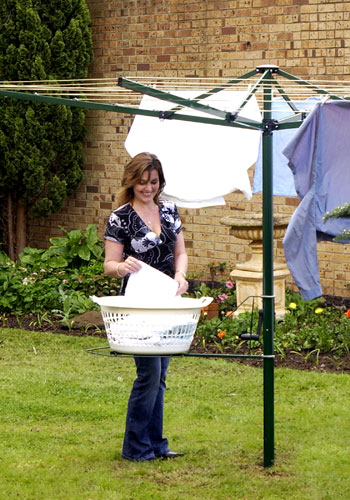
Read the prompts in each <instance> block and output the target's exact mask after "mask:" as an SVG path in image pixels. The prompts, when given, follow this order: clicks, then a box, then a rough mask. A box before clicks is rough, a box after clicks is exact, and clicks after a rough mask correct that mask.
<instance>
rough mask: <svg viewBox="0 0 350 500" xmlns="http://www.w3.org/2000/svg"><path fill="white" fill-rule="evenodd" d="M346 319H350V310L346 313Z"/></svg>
mask: <svg viewBox="0 0 350 500" xmlns="http://www.w3.org/2000/svg"><path fill="white" fill-rule="evenodd" d="M345 315H346V317H347V318H349V319H350V309H348V310H347V311H346V313H345Z"/></svg>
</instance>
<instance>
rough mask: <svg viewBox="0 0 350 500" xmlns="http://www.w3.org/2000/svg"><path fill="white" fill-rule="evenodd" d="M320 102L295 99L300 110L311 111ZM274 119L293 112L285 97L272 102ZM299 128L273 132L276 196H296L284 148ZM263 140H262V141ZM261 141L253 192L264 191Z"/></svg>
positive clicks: (317, 99) (279, 118) (310, 99)
mask: <svg viewBox="0 0 350 500" xmlns="http://www.w3.org/2000/svg"><path fill="white" fill-rule="evenodd" d="M319 102H320V99H319V98H318V97H310V98H309V99H306V100H305V101H293V104H294V106H295V107H296V108H297V109H298V110H300V111H306V112H310V110H311V109H313V108H314V106H315V105H316V104H317V103H319ZM271 111H272V119H273V120H281V119H282V118H286V117H288V116H291V115H292V114H293V111H292V110H291V108H290V106H289V105H288V104H287V102H286V101H285V100H284V99H283V98H276V99H273V100H272V103H271ZM297 131H298V129H296V128H291V129H285V130H276V132H274V133H273V148H272V162H273V163H272V165H273V194H274V195H276V196H296V195H297V193H296V192H295V187H294V178H293V174H292V172H291V170H290V168H289V167H288V160H287V158H286V157H285V156H284V154H283V149H284V148H285V147H286V146H287V144H288V143H289V142H290V141H291V140H292V139H293V137H294V136H295V134H296V133H297ZM261 142H262V141H261ZM261 142H260V148H259V156H258V160H257V162H256V167H255V172H254V182H253V193H260V192H261V191H262V144H261Z"/></svg>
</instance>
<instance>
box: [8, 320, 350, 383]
mask: <svg viewBox="0 0 350 500" xmlns="http://www.w3.org/2000/svg"><path fill="white" fill-rule="evenodd" d="M90 313H91V315H90V316H89V315H81V316H78V317H77V318H76V319H75V320H73V322H72V328H70V329H68V327H67V326H66V325H62V324H61V322H60V321H53V320H50V322H48V321H45V320H43V321H42V320H41V319H40V318H39V317H38V316H37V315H26V316H21V317H18V316H14V315H7V316H6V319H4V317H0V327H3V328H20V329H23V330H30V331H42V332H47V333H52V334H64V335H72V336H94V337H100V338H105V337H106V335H105V331H104V327H103V321H102V319H101V318H100V313H99V312H97V311H90ZM191 352H194V353H200V354H249V353H258V354H261V348H258V349H255V350H251V351H250V350H249V347H248V345H247V344H244V345H242V346H241V347H240V348H239V349H238V350H237V349H234V350H233V349H232V348H230V347H228V346H225V347H224V348H223V349H222V348H221V347H220V346H219V345H218V344H215V343H210V342H209V343H206V345H205V346H203V343H202V341H201V339H199V338H198V337H195V338H194V341H193V343H192V346H191ZM232 359H235V361H237V362H239V363H244V364H247V365H250V366H256V367H262V360H261V359H254V358H229V360H230V361H232ZM275 366H276V367H283V368H290V369H294V370H309V371H318V372H330V373H349V374H350V356H349V355H345V354H343V355H341V356H335V355H334V354H332V353H317V352H313V353H312V352H311V350H307V349H305V350H304V351H302V352H300V353H296V352H292V351H289V352H287V353H286V354H285V355H283V356H281V355H279V354H276V358H275Z"/></svg>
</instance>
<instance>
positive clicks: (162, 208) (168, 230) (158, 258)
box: [104, 201, 182, 293]
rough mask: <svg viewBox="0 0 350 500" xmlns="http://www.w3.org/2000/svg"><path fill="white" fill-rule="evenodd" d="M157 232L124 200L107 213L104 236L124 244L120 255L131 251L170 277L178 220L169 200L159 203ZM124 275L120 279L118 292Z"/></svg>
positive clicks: (124, 285) (172, 273)
mask: <svg viewBox="0 0 350 500" xmlns="http://www.w3.org/2000/svg"><path fill="white" fill-rule="evenodd" d="M159 215H160V225H161V233H160V236H157V235H156V234H155V233H154V232H153V231H151V229H150V228H149V227H147V225H146V223H145V222H144V221H143V220H142V219H141V217H140V216H139V215H138V214H137V212H136V211H135V210H134V209H133V207H132V206H131V205H130V204H129V203H127V204H126V205H122V206H121V207H119V208H117V210H114V212H112V213H111V215H110V217H109V219H108V222H107V226H106V231H105V235H104V238H105V239H106V240H110V241H117V242H119V243H121V244H122V245H124V250H123V257H124V259H126V258H127V257H128V256H129V255H132V256H133V257H135V258H136V259H139V260H142V261H143V262H145V263H146V264H148V265H150V266H152V267H154V268H156V269H158V270H159V271H162V272H163V273H165V274H167V275H168V276H171V277H172V278H173V277H174V274H175V267H174V265H175V264H174V251H175V245H176V239H177V235H178V234H179V233H180V231H181V230H182V224H181V220H180V217H179V213H178V211H177V207H176V205H175V204H174V203H173V202H171V201H161V202H160V204H159ZM126 282H127V277H126V279H124V282H123V286H122V293H123V291H124V290H125V287H126Z"/></svg>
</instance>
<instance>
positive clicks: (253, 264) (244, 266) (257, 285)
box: [220, 214, 290, 317]
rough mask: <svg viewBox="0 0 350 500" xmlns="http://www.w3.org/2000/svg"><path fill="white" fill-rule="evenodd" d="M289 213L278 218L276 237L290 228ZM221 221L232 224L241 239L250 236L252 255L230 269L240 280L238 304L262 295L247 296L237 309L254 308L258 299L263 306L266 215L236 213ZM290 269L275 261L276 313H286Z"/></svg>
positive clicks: (240, 311) (224, 223) (231, 228)
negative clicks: (288, 226) (287, 282)
mask: <svg viewBox="0 0 350 500" xmlns="http://www.w3.org/2000/svg"><path fill="white" fill-rule="evenodd" d="M288 221H289V217H284V216H280V217H275V218H274V239H280V238H282V237H283V235H284V233H285V230H286V228H287V225H288ZM220 222H221V224H223V225H226V226H230V233H231V234H232V235H233V236H235V237H237V238H241V239H245V240H250V241H251V243H250V244H249V247H250V248H251V251H252V253H251V258H250V259H249V260H248V261H246V262H243V263H240V264H237V266H236V268H235V269H234V270H233V271H232V272H231V273H230V276H231V277H232V279H233V280H234V281H235V282H236V294H237V304H241V302H243V301H244V300H245V299H247V297H249V296H250V295H255V296H258V297H255V298H254V299H253V298H249V299H247V300H246V301H245V302H244V304H242V305H241V306H240V307H239V308H238V309H237V311H236V313H235V314H240V313H242V312H245V311H251V309H252V303H253V300H254V307H255V308H256V309H258V308H259V309H262V299H261V298H260V297H261V295H263V243H262V238H263V234H262V215H261V214H240V215H239V216H236V217H224V218H223V219H221V221H220ZM289 274H290V273H289V270H288V268H287V266H286V265H285V264H284V263H283V262H277V261H275V262H274V266H273V280H274V295H275V313H276V317H283V316H284V314H285V292H286V278H287V276H289Z"/></svg>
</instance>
